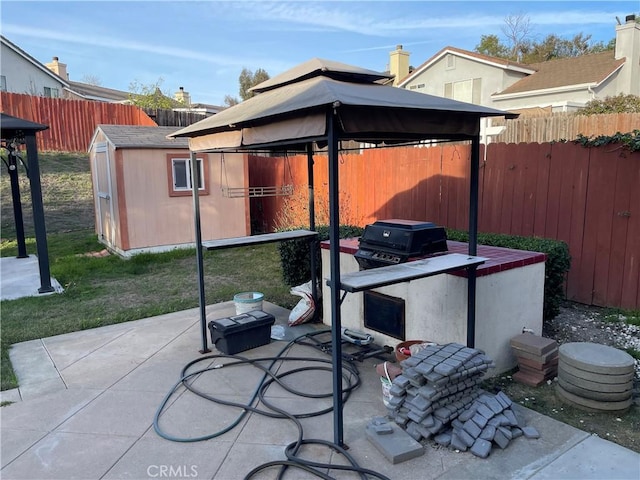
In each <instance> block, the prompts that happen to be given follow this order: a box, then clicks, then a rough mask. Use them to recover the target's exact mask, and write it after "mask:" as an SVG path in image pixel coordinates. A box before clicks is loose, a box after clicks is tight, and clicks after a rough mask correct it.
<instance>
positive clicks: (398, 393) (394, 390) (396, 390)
mask: <svg viewBox="0 0 640 480" xmlns="http://www.w3.org/2000/svg"><path fill="white" fill-rule="evenodd" d="M389 393H390V394H391V395H393V396H394V397H402V396H404V395H406V394H407V390H406V389H405V388H402V387H400V386H398V385H393V384H392V385H391V388H389Z"/></svg>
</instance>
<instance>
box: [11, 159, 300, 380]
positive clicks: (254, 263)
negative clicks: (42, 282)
mask: <svg viewBox="0 0 640 480" xmlns="http://www.w3.org/2000/svg"><path fill="white" fill-rule="evenodd" d="M39 158H40V166H41V170H42V188H43V203H44V208H45V220H46V225H47V241H48V244H49V257H50V262H51V275H52V276H53V277H55V278H56V280H58V281H59V282H60V283H61V285H62V286H63V287H64V293H62V294H56V295H47V296H41V297H31V298H21V299H17V300H11V301H3V302H2V303H1V304H0V309H1V323H0V328H1V342H0V349H1V362H2V363H1V369H2V375H1V380H2V385H1V388H2V390H6V389H8V388H14V387H16V386H17V384H16V379H15V376H14V373H13V369H12V368H11V363H10V361H9V347H10V345H12V344H13V343H17V342H23V341H26V340H33V339H37V338H43V337H48V336H51V335H58V334H62V333H67V332H73V331H77V330H83V329H88V328H94V327H99V326H102V325H109V324H112V323H119V322H126V321H129V320H137V319H140V318H146V317H150V316H154V315H161V314H164V313H169V312H175V311H179V310H184V309H188V308H194V307H197V306H198V285H197V270H196V257H195V250H193V249H191V250H175V251H172V252H167V253H161V254H142V255H137V256H135V257H134V258H132V259H130V260H124V259H122V258H120V257H117V256H107V257H102V258H96V257H90V256H85V255H84V254H86V253H88V252H96V251H100V250H102V249H103V248H104V247H103V246H102V245H101V244H100V243H98V242H97V239H96V235H95V233H94V212H93V197H92V190H91V177H90V169H89V162H88V159H87V157H86V155H78V154H64V153H51V154H46V153H45V154H41V155H40V156H39ZM19 175H20V183H21V194H22V195H21V196H22V203H23V211H24V217H25V221H24V224H25V231H26V235H27V251H28V253H29V254H34V253H35V250H36V249H35V240H34V238H33V236H34V233H33V220H32V217H31V198H30V195H29V188H28V181H27V178H26V175H25V174H24V171H23V170H22V169H21V170H20V173H19ZM0 194H1V196H2V202H1V204H0V205H1V212H0V217H1V221H2V231H1V236H2V241H1V242H0V255H1V256H15V255H16V254H17V246H16V241H15V224H14V219H13V210H12V205H11V190H10V184H9V178H8V175H6V173H3V174H2V176H1V177H0ZM204 269H205V293H206V299H207V303H208V304H212V303H217V302H222V301H228V300H232V299H233V295H234V294H236V293H238V292H242V291H247V290H250V291H260V292H262V293H264V295H265V300H267V301H270V302H273V303H276V304H278V305H282V306H284V307H286V308H291V307H293V306H294V305H295V304H296V303H297V301H298V300H299V297H296V296H293V295H291V294H290V293H289V287H288V286H286V285H285V284H284V282H283V281H282V272H281V267H280V257H279V255H278V252H277V247H276V245H274V244H270V245H261V246H253V247H245V248H236V249H229V250H221V251H216V252H207V253H205V260H204Z"/></svg>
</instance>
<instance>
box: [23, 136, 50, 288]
mask: <svg viewBox="0 0 640 480" xmlns="http://www.w3.org/2000/svg"><path fill="white" fill-rule="evenodd" d="M25 144H26V148H27V162H28V165H29V186H30V187H31V208H32V209H33V226H34V229H35V234H36V251H37V254H38V268H39V270H40V288H39V289H38V293H49V292H53V291H54V290H55V289H54V288H53V287H52V286H51V270H50V269H49V248H48V245H47V229H46V227H45V223H44V207H43V205H42V186H41V184H40V165H39V164H38V145H37V143H36V134H35V132H31V133H28V134H26V135H25Z"/></svg>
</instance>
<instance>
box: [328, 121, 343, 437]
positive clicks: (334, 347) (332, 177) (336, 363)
mask: <svg viewBox="0 0 640 480" xmlns="http://www.w3.org/2000/svg"><path fill="white" fill-rule="evenodd" d="M333 116H334V112H333V109H331V110H330V111H329V113H328V115H327V133H328V145H327V149H328V153H329V264H330V266H331V274H330V276H329V285H330V288H331V361H332V362H333V442H334V443H335V444H336V445H340V446H342V445H343V443H344V441H343V439H344V434H343V428H344V425H343V418H342V406H343V401H342V319H341V317H340V303H341V302H340V198H339V189H338V177H339V175H338V164H339V162H338V136H337V135H336V132H335V130H336V125H335V122H334V118H333Z"/></svg>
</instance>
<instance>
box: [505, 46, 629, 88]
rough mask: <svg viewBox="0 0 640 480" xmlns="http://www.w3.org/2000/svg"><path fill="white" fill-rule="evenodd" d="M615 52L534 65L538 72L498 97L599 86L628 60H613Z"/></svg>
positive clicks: (608, 51)
mask: <svg viewBox="0 0 640 480" xmlns="http://www.w3.org/2000/svg"><path fill="white" fill-rule="evenodd" d="M614 55H615V52H614V50H606V51H604V52H600V53H592V54H589V55H581V56H579V57H571V58H560V59H557V60H549V61H547V62H540V63H535V64H532V65H531V67H533V68H535V69H536V73H534V74H533V75H529V76H527V77H525V78H523V79H521V80H519V81H517V82H516V83H514V84H513V85H511V86H510V87H509V88H506V89H505V90H503V91H502V92H500V93H499V94H494V95H506V94H510V93H522V92H530V91H535V90H545V89H549V88H559V87H566V86H570V85H585V84H592V85H598V84H600V83H601V82H603V81H604V80H605V79H607V78H608V77H609V76H610V75H611V74H612V73H613V72H615V71H616V70H617V69H618V68H620V67H621V66H622V65H624V62H625V59H624V58H620V59H618V60H616V59H615V58H614Z"/></svg>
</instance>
